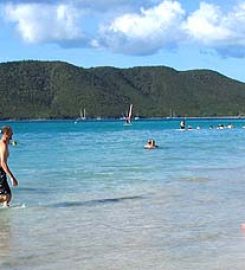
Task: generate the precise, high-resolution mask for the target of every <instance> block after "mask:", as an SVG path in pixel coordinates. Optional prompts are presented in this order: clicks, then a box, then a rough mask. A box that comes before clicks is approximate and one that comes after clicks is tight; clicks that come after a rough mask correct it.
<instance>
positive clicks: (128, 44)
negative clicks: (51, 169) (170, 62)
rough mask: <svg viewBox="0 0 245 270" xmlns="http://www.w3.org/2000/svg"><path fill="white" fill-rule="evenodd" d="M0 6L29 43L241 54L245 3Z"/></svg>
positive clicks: (112, 0)
mask: <svg viewBox="0 0 245 270" xmlns="http://www.w3.org/2000/svg"><path fill="white" fill-rule="evenodd" d="M23 1H25V3H23ZM213 1H215V0H213ZM182 2H184V1H182ZM216 2H217V1H216ZM13 3H15V4H13ZM3 6H4V7H5V8H4V10H5V18H7V20H8V21H10V22H12V23H13V24H14V25H15V26H16V28H17V31H18V32H19V34H20V36H21V37H22V39H23V40H24V41H26V42H30V43H41V42H42V43H45V42H53V43H58V44H60V45H61V46H69V47H72V46H73V47H74V46H75V47H84V46H91V47H93V48H103V49H107V50H111V51H113V52H118V53H124V54H135V55H146V54H154V53H156V52H157V51H158V50H161V49H173V48H174V49H175V48H177V47H178V46H180V45H181V44H183V43H188V44H193V43H195V44H198V46H200V48H201V49H205V48H209V49H210V48H211V49H214V50H216V51H217V52H218V53H220V54H222V55H224V56H234V57H244V56H245V0H240V4H239V5H237V6H234V7H233V9H232V10H230V11H226V12H224V11H223V10H222V6H218V5H214V4H210V3H209V4H208V3H206V2H201V3H200V7H199V8H198V9H197V10H195V11H193V12H192V13H188V11H187V10H184V8H183V6H181V4H180V0H134V1H129V0H67V1H65V0H64V1H62V0H59V1H58V0H44V1H42V2H41V1H37V0H32V1H31V0H30V1H29V0H12V4H8V1H7V0H5V4H3Z"/></svg>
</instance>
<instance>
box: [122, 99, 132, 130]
mask: <svg viewBox="0 0 245 270" xmlns="http://www.w3.org/2000/svg"><path fill="white" fill-rule="evenodd" d="M132 114H133V104H130V105H129V110H128V116H127V117H126V119H125V120H126V121H125V123H124V125H125V126H130V125H132V123H131V119H132Z"/></svg>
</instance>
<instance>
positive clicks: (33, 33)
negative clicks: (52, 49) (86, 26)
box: [5, 4, 83, 43]
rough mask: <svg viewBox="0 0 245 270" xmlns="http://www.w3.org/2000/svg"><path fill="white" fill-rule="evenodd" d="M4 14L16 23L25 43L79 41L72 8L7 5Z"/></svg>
mask: <svg viewBox="0 0 245 270" xmlns="http://www.w3.org/2000/svg"><path fill="white" fill-rule="evenodd" d="M5 14H6V17H7V18H8V20H9V21H11V22H14V23H16V25H17V30H18V32H19V33H20V34H21V36H22V38H23V40H24V41H26V42H30V43H38V42H65V41H70V40H80V39H82V38H83V34H82V32H81V30H80V28H79V23H78V22H79V20H78V19H79V14H78V12H77V10H76V9H74V8H73V7H72V6H69V5H64V4H58V5H50V4H19V5H13V4H8V5H6V7H5Z"/></svg>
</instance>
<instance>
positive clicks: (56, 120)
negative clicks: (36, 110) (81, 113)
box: [0, 116, 245, 123]
mask: <svg viewBox="0 0 245 270" xmlns="http://www.w3.org/2000/svg"><path fill="white" fill-rule="evenodd" d="M180 120H190V121H191V120H207V121H208V120H245V116H177V117H170V116H167V117H137V119H135V118H133V120H132V121H133V122H140V121H180ZM64 121H67V122H71V121H73V122H77V123H80V122H124V121H125V120H124V119H121V118H117V117H105V118H102V117H101V118H99V119H98V118H97V117H91V118H87V119H84V120H77V118H30V119H28V118H23V119H16V118H13V119H0V122H4V123H6V122H64Z"/></svg>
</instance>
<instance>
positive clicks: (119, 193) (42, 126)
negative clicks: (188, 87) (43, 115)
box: [0, 120, 245, 270]
mask: <svg viewBox="0 0 245 270" xmlns="http://www.w3.org/2000/svg"><path fill="white" fill-rule="evenodd" d="M230 122H232V123H233V125H234V127H235V128H233V129H222V130H220V129H209V126H210V125H213V126H217V125H218V124H222V123H223V124H225V125H226V124H228V123H230ZM1 124H2V125H4V124H10V125H11V126H12V127H13V128H14V133H15V134H14V139H15V140H17V142H18V144H17V146H16V147H13V146H11V147H10V152H11V155H10V158H9V165H10V167H11V169H12V171H13V172H14V173H15V175H16V177H17V178H18V180H19V182H20V185H19V187H18V188H15V189H13V194H14V198H13V202H12V205H13V206H12V207H11V208H9V209H3V208H1V209H0V269H4V270H22V269H23V270H29V269H30V270H33V269H35V270H46V269H47V270H50V269H52V270H53V269H59V270H66V269H69V270H73V269H74V270H77V269H84V270H87V269H88V270H90V269H91V270H92V269H100V270H101V269H102V270H104V269H105V270H107V269H113V270H119V269H120V270H121V269H123V270H128V269H140V270H141V269H142V270H144V269H145V270H148V269H159V270H160V269H164V270H179V269H182V270H183V269H186V270H192V269H193V270H194V269H195V270H196V269H198V270H202V269H205V270H206V269H209V270H230V269H239V270H243V269H244V265H245V255H244V252H245V233H244V232H243V231H242V230H241V229H240V224H241V223H245V129H244V128H242V127H243V126H245V121H244V120H233V121H231V120H230V121H226V120H216V121H204V120H199V121H198V120H196V121H191V122H188V124H190V125H191V126H192V127H194V128H196V127H197V126H199V127H200V129H193V130H188V131H180V130H179V129H178V125H179V121H135V122H134V123H133V125H132V126H128V127H125V126H123V123H122V122H120V121H117V122H116V121H115V122H113V121H111V122H103V121H99V122H79V123H77V124H74V122H72V121H47V122H10V123H1ZM148 138H154V139H155V140H156V143H157V144H158V145H159V148H158V149H155V150H146V149H144V148H143V146H144V144H145V143H146V141H147V139H148Z"/></svg>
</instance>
